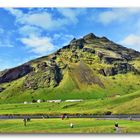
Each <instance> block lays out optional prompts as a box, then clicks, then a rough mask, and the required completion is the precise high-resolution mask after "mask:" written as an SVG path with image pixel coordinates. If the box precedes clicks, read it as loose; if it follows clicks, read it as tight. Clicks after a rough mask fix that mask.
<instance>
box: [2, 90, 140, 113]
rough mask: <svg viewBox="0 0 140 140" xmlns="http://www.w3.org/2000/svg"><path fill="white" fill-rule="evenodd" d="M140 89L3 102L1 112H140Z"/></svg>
mask: <svg viewBox="0 0 140 140" xmlns="http://www.w3.org/2000/svg"><path fill="white" fill-rule="evenodd" d="M139 101H140V91H137V92H134V93H131V94H127V95H123V96H120V97H109V98H106V99H91V100H84V101H82V102H60V103H47V102H44V103H33V104H23V103H22V104H20V103H19V104H1V105H0V114H51V115H60V114H62V113H68V114H106V113H107V112H108V111H110V112H112V114H140V102H139Z"/></svg>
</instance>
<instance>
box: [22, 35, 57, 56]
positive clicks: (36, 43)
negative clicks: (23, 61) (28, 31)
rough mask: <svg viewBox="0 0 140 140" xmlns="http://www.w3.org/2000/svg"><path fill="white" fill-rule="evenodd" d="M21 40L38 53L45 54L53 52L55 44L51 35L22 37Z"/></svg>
mask: <svg viewBox="0 0 140 140" xmlns="http://www.w3.org/2000/svg"><path fill="white" fill-rule="evenodd" d="M21 42H22V43H23V44H25V45H26V47H27V48H29V49H31V52H34V53H36V54H38V55H45V54H48V53H50V52H52V51H53V50H54V48H55V46H54V45H53V44H52V39H51V38H49V37H37V36H30V37H29V38H22V39H21Z"/></svg>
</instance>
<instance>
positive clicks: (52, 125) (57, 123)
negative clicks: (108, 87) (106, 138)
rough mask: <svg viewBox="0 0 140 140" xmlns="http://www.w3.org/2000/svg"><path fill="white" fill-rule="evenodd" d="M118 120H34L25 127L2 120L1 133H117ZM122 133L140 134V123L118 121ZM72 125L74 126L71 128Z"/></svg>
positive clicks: (13, 121)
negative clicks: (115, 126) (116, 124)
mask: <svg viewBox="0 0 140 140" xmlns="http://www.w3.org/2000/svg"><path fill="white" fill-rule="evenodd" d="M115 121H116V120H95V119H67V120H61V119H44V120H39V119H32V120H31V121H30V122H28V123H27V126H24V124H23V120H0V133H116V131H115V129H114V123H115ZM117 122H118V123H119V129H120V133H139V132H140V122H138V121H129V120H117ZM70 123H73V124H74V127H73V128H70Z"/></svg>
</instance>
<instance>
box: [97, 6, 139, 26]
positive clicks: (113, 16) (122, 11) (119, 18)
mask: <svg viewBox="0 0 140 140" xmlns="http://www.w3.org/2000/svg"><path fill="white" fill-rule="evenodd" d="M138 13H140V9H139V8H118V9H117V8H115V9H110V10H107V11H104V12H101V13H100V14H99V15H98V21H99V22H101V23H103V24H105V25H106V24H110V23H112V22H113V21H115V22H123V21H126V20H127V19H128V18H130V16H133V15H135V14H138Z"/></svg>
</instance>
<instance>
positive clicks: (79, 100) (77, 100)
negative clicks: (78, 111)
mask: <svg viewBox="0 0 140 140" xmlns="http://www.w3.org/2000/svg"><path fill="white" fill-rule="evenodd" d="M82 101H83V99H75V100H65V102H82Z"/></svg>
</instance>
